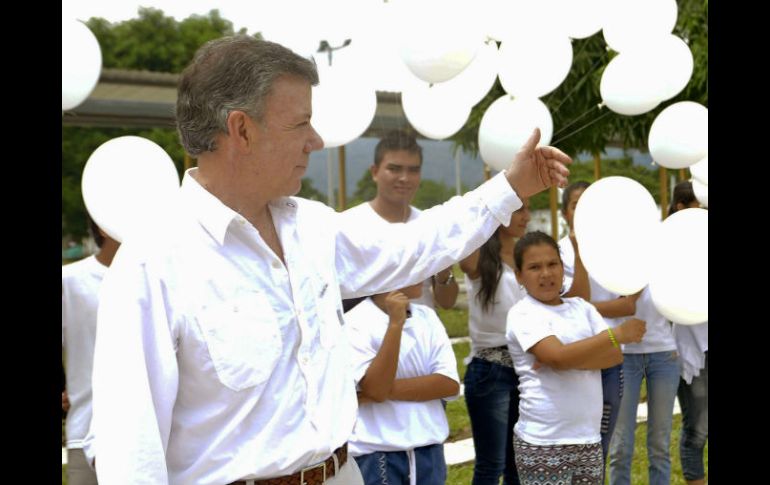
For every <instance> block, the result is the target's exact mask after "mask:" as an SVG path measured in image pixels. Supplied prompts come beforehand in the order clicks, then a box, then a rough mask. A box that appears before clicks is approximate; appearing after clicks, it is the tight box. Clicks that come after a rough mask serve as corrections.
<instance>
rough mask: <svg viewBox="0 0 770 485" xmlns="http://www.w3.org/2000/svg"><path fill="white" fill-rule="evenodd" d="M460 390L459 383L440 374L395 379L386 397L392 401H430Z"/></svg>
mask: <svg viewBox="0 0 770 485" xmlns="http://www.w3.org/2000/svg"><path fill="white" fill-rule="evenodd" d="M458 392H460V384H458V383H457V381H455V380H454V379H450V378H449V377H447V376H445V375H442V374H430V375H427V376H420V377H410V378H408V379H396V380H395V381H394V382H393V387H392V389H391V391H390V395H389V396H388V399H391V400H393V401H432V400H433V399H441V398H443V397H450V396H454V395H456V394H457V393H458Z"/></svg>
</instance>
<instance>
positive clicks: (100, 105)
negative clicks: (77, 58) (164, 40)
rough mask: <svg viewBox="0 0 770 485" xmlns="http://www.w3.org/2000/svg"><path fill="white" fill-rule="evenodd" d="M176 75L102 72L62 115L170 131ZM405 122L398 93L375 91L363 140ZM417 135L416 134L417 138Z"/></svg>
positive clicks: (70, 121)
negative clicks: (81, 98) (82, 98)
mask: <svg viewBox="0 0 770 485" xmlns="http://www.w3.org/2000/svg"><path fill="white" fill-rule="evenodd" d="M178 77H179V75H178V74H170V73H159V72H149V71H132V70H126V69H102V72H101V75H100V77H99V82H98V83H97V85H96V87H95V88H94V90H93V91H92V92H91V94H90V95H89V97H88V98H87V99H86V100H85V101H84V102H83V103H81V104H80V105H79V106H77V107H75V108H74V109H72V110H69V111H66V112H64V113H63V115H62V124H64V125H71V126H100V127H132V128H133V127H136V128H155V127H157V128H174V126H175V122H174V105H175V104H176V89H177V79H178ZM408 125H409V122H408V121H407V119H406V116H405V115H404V110H403V108H402V107H401V94H400V93H391V92H377V110H376V112H375V115H374V119H373V120H372V122H371V124H370V125H369V127H368V128H367V130H366V131H365V132H364V134H363V135H361V136H364V137H380V136H382V135H383V134H384V133H385V132H386V131H388V130H391V129H395V128H403V127H404V126H408ZM418 136H419V135H418Z"/></svg>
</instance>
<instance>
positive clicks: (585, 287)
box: [564, 231, 591, 301]
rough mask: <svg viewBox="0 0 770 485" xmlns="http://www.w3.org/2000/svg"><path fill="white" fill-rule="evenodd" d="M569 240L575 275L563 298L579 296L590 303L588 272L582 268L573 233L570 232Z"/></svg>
mask: <svg viewBox="0 0 770 485" xmlns="http://www.w3.org/2000/svg"><path fill="white" fill-rule="evenodd" d="M569 240H570V242H572V247H573V248H574V249H575V274H574V275H573V278H572V286H571V287H570V289H569V291H568V292H567V293H566V294H565V295H564V296H568V297H571V296H579V297H580V298H582V299H584V300H585V301H591V284H590V283H589V282H588V272H587V271H586V268H585V266H583V260H582V259H581V258H580V251H579V250H578V243H577V238H576V237H575V232H574V231H571V232H570V235H569Z"/></svg>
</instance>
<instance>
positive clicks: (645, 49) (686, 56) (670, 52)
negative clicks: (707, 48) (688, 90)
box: [622, 34, 694, 101]
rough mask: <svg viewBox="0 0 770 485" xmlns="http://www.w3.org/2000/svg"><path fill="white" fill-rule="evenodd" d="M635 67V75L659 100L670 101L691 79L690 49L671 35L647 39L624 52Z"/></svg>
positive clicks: (691, 58) (691, 59) (691, 61)
mask: <svg viewBox="0 0 770 485" xmlns="http://www.w3.org/2000/svg"><path fill="white" fill-rule="evenodd" d="M622 55H623V56H626V57H629V58H630V60H631V62H632V63H634V65H635V66H636V75H637V76H639V77H640V79H641V80H643V81H645V82H646V83H648V84H649V85H650V87H651V88H652V90H653V92H654V94H655V96H656V97H657V98H658V99H659V100H660V101H665V100H667V99H671V98H673V97H674V96H676V95H677V94H679V92H680V91H682V89H684V88H685V86H687V83H688V82H690V77H692V71H693V65H694V64H693V57H692V52H691V51H690V47H689V46H688V45H687V44H686V43H685V41H683V40H682V39H680V38H679V37H677V36H675V35H673V34H667V35H664V36H660V37H654V38H650V39H648V41H647V42H645V43H644V45H642V46H634V47H631V48H629V49H627V50H624V51H623V54H622Z"/></svg>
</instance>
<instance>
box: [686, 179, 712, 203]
mask: <svg viewBox="0 0 770 485" xmlns="http://www.w3.org/2000/svg"><path fill="white" fill-rule="evenodd" d="M690 182H691V183H692V191H693V192H694V193H695V198H696V199H698V202H700V203H701V205H702V206H703V207H705V208H707V209H708V206H709V186H708V185H706V184H704V183H701V182H699V181H698V179H692V180H691V181H690Z"/></svg>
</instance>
